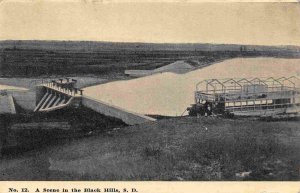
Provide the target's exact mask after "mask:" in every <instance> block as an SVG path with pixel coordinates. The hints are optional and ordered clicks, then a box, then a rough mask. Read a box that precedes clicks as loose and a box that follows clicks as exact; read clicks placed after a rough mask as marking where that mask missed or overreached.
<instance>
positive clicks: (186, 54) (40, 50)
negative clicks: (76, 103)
mask: <svg viewBox="0 0 300 193" xmlns="http://www.w3.org/2000/svg"><path fill="white" fill-rule="evenodd" d="M249 56H272V57H287V58H295V57H300V55H299V48H298V47H292V46H278V47H271V46H250V45H223V44H219V45H218V44H147V43H112V42H76V41H74V42H72V41H0V76H2V77H40V76H53V75H66V76H71V75H73V76H74V75H98V76H102V77H103V76H108V77H109V78H113V79H116V76H124V70H128V69H131V70H134V69H139V70H147V69H155V68H159V67H161V66H164V65H167V64H170V63H172V62H175V61H178V60H189V61H193V62H194V63H195V64H197V67H201V66H203V65H207V64H211V63H214V62H216V61H220V60H225V59H228V58H235V57H249Z"/></svg>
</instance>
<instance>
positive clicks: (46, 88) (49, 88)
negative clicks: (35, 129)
mask: <svg viewBox="0 0 300 193" xmlns="http://www.w3.org/2000/svg"><path fill="white" fill-rule="evenodd" d="M76 83H77V80H75V79H71V78H64V79H58V80H52V81H46V82H42V84H40V85H38V86H36V101H37V104H36V107H35V109H34V112H50V111H54V110H58V109H62V108H67V107H71V106H73V107H79V106H85V107H87V108H89V109H92V110H94V111H96V112H98V113H100V114H103V115H106V116H110V117H115V118H118V119H121V120H122V121H123V122H125V123H126V124H128V125H135V124H141V123H144V122H148V121H155V119H153V118H151V117H148V116H145V115H142V114H138V113H135V112H130V111H128V110H126V109H122V108H119V107H117V106H114V105H111V104H107V103H105V102H103V101H100V100H97V99H94V98H91V97H88V96H85V95H84V92H83V90H82V89H79V88H76ZM99 92H100V91H99Z"/></svg>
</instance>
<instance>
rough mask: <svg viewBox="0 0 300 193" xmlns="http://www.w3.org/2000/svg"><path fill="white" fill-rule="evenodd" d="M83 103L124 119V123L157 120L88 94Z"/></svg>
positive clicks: (105, 113) (103, 112) (83, 98)
mask: <svg viewBox="0 0 300 193" xmlns="http://www.w3.org/2000/svg"><path fill="white" fill-rule="evenodd" d="M82 105H83V106H85V107H87V108H90V109H92V110H94V111H96V112H98V113H100V114H103V115H106V116H110V117H115V118H118V119H121V120H122V121H124V123H126V124H128V125H135V124H141V123H144V122H148V121H155V119H153V118H151V117H148V116H145V115H141V114H138V113H134V112H130V111H127V110H125V109H122V108H120V107H116V106H113V105H110V104H107V103H105V102H103V101H100V100H97V99H93V98H90V97H87V96H83V97H82Z"/></svg>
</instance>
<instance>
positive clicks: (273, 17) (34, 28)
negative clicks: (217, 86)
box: [0, 0, 300, 46]
mask: <svg viewBox="0 0 300 193" xmlns="http://www.w3.org/2000/svg"><path fill="white" fill-rule="evenodd" d="M0 40H88V41H112V42H151V43H224V44H227V43H230V44H255V45H298V46H300V4H299V3H236V2H235V3H190V2H189V3H180V2H177V3H170V2H169V3H161V2H160V3H158V2H147V3H146V2H144V3H136V2H135V3H133V2H131V3H129V2H127V3H116V2H115V1H105V0H104V1H95V0H94V1H79V0H78V1H76V0H65V1H63V2H62V1H57V0H35V1H33V0H28V1H20V0H9V1H2V2H1V3H0Z"/></svg>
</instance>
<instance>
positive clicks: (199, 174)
mask: <svg viewBox="0 0 300 193" xmlns="http://www.w3.org/2000/svg"><path fill="white" fill-rule="evenodd" d="M299 129H300V126H299V121H297V120H295V121H289V122H286V121H278V122H265V121H258V120H232V119H221V118H212V117H209V118H205V117H202V118H200V119H197V118H190V117H182V118H174V119H165V120H159V121H157V122H152V123H147V124H143V125H137V126H131V127H122V128H121V129H118V128H115V129H113V130H110V131H107V132H106V133H101V134H100V135H98V134H95V135H92V136H90V137H88V138H80V139H73V140H68V141H65V142H64V143H56V144H53V145H51V146H48V147H47V148H44V149H40V150H37V151H31V152H27V153H25V154H24V155H18V156H14V157H9V156H6V157H3V159H2V160H1V161H0V172H1V176H0V179H1V180H11V179H14V180H22V179H23V180H24V179H26V180H35V179H38V180H60V179H63V180H91V179H92V180H299V177H300V176H299V164H300V156H299V155H300V143H299V142H300V132H299V131H300V130H299Z"/></svg>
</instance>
